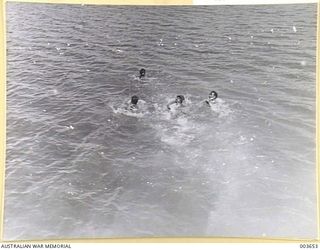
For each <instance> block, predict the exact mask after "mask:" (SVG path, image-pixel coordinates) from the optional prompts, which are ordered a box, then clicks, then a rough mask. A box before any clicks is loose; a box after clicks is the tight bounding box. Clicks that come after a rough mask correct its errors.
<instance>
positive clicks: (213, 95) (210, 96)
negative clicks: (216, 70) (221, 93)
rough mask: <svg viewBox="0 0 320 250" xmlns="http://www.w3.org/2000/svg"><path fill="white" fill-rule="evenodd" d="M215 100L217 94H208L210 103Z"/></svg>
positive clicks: (212, 92) (213, 92)
mask: <svg viewBox="0 0 320 250" xmlns="http://www.w3.org/2000/svg"><path fill="white" fill-rule="evenodd" d="M217 98H218V93H217V92H215V91H214V90H213V91H211V92H210V94H209V100H210V101H214V100H215V99H217Z"/></svg>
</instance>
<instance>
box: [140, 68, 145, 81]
mask: <svg viewBox="0 0 320 250" xmlns="http://www.w3.org/2000/svg"><path fill="white" fill-rule="evenodd" d="M139 73H140V75H139V78H140V79H141V78H144V77H145V76H146V70H145V69H140V71H139Z"/></svg>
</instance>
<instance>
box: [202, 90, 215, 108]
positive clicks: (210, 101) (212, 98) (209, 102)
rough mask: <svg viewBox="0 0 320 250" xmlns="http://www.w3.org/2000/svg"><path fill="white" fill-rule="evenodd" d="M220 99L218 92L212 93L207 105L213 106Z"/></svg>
mask: <svg viewBox="0 0 320 250" xmlns="http://www.w3.org/2000/svg"><path fill="white" fill-rule="evenodd" d="M217 98H218V93H217V92H216V91H214V90H213V91H211V92H210V94H209V98H208V99H207V100H205V102H206V104H208V105H209V106H211V104H214V103H215V100H216V99H217Z"/></svg>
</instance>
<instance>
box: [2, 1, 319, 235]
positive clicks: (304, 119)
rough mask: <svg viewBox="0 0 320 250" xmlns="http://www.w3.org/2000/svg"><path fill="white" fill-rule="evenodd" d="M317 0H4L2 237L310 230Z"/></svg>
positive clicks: (313, 214)
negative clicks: (286, 1)
mask: <svg viewBox="0 0 320 250" xmlns="http://www.w3.org/2000/svg"><path fill="white" fill-rule="evenodd" d="M316 8H317V6H316V4H299V5H265V6H264V5H259V6H210V7H209V6H176V7H172V6H171V7H150V6H149V7H146V6H139V7H138V6H136V7H134V6H131V7H129V6H94V5H65V4H59V5H58V4H34V3H7V9H6V10H7V153H6V182H5V217H4V218H5V221H4V237H5V239H12V240H13V239H15V240H16V239H50V238H77V237H95V238H98V237H105V238H107V237H160V236H166V237H170V236H173V237H178V236H182V237H183V236H185V237H187V236H206V237H218V236H225V237H258V238H261V237H266V238H271V237H272V238H315V237H316V235H317V232H316V229H317V223H316V166H315V109H316V107H315V100H316V96H315V87H316V80H315V78H316ZM142 67H143V68H145V69H146V72H147V75H146V78H145V79H143V80H140V79H139V78H138V72H139V69H140V68H142ZM211 90H215V91H217V92H218V95H219V97H218V99H217V100H216V103H215V104H214V105H212V107H208V106H207V105H205V103H204V100H205V99H206V98H207V97H208V93H209V92H210V91H211ZM178 94H182V95H184V96H185V98H186V100H185V107H183V108H182V109H179V108H178V109H176V110H174V109H173V110H171V111H168V110H167V108H166V105H167V103H168V102H170V101H171V100H174V99H175V97H176V95H178ZM132 95H137V96H139V97H140V101H139V103H138V106H139V110H138V111H137V112H130V111H127V110H126V109H125V108H123V107H124V106H125V103H126V102H127V101H128V100H130V98H131V96H132Z"/></svg>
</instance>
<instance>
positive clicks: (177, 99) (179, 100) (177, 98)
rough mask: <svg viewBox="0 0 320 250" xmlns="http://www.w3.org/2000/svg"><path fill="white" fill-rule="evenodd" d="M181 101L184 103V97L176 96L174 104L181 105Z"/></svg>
mask: <svg viewBox="0 0 320 250" xmlns="http://www.w3.org/2000/svg"><path fill="white" fill-rule="evenodd" d="M183 101H184V96H183V95H177V97H176V103H179V104H182V103H183Z"/></svg>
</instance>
